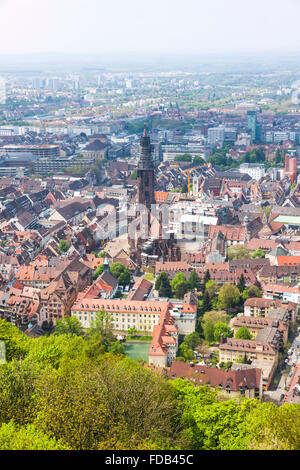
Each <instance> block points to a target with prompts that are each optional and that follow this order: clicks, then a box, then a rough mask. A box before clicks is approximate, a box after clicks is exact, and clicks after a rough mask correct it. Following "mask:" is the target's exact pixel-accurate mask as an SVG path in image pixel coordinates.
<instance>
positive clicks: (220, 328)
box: [214, 322, 232, 343]
mask: <svg viewBox="0 0 300 470" xmlns="http://www.w3.org/2000/svg"><path fill="white" fill-rule="evenodd" d="M221 334H223V337H224V338H231V336H232V331H231V329H230V328H229V326H228V325H226V323H222V322H218V323H216V324H215V326H214V339H215V341H216V343H219V342H220V336H221Z"/></svg>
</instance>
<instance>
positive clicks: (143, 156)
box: [137, 126, 155, 211]
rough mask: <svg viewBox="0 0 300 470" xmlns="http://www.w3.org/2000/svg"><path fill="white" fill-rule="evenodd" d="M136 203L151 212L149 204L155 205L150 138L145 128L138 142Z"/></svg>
mask: <svg viewBox="0 0 300 470" xmlns="http://www.w3.org/2000/svg"><path fill="white" fill-rule="evenodd" d="M137 183H138V194H137V196H138V199H137V201H138V203H139V204H143V205H145V206H146V207H147V209H148V210H149V211H150V210H151V204H155V197H154V166H153V161H152V157H151V144H150V137H149V136H148V135H147V132H146V126H145V127H144V133H143V135H142V138H141V141H140V159H139V163H138V170H137Z"/></svg>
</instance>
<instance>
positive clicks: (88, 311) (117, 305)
mask: <svg viewBox="0 0 300 470" xmlns="http://www.w3.org/2000/svg"><path fill="white" fill-rule="evenodd" d="M99 310H104V311H105V312H107V313H110V314H111V316H112V321H113V327H114V329H115V330H128V329H129V328H132V327H135V328H136V329H137V330H139V331H147V332H152V331H153V327H154V325H158V323H159V319H160V316H161V314H162V313H163V314H166V313H167V312H171V311H172V310H174V311H173V313H174V315H175V314H176V315H177V321H178V327H179V330H180V331H181V332H182V331H190V332H192V331H194V329H195V322H196V310H197V306H195V305H190V304H182V305H180V308H178V306H175V305H173V304H172V303H170V302H160V301H159V302H158V301H150V300H146V301H137V300H127V299H126V300H124V299H99V298H93V299H92V298H86V297H85V292H80V293H79V295H78V297H77V299H76V303H75V304H74V305H73V308H72V316H75V317H76V318H78V320H79V321H80V322H81V324H82V326H83V327H84V328H90V327H91V324H92V322H93V320H94V318H95V315H96V313H97V312H98V311H99ZM179 311H180V314H178V312H179ZM183 325H185V327H184V326H183Z"/></svg>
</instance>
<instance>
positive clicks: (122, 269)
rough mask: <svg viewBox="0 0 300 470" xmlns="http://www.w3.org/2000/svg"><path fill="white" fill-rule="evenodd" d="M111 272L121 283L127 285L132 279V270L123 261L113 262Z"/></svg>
mask: <svg viewBox="0 0 300 470" xmlns="http://www.w3.org/2000/svg"><path fill="white" fill-rule="evenodd" d="M110 272H111V273H112V275H113V276H114V277H115V278H116V279H117V280H118V283H119V285H121V286H125V285H126V284H129V283H130V281H131V272H130V270H129V269H128V268H127V267H126V266H124V264H122V263H112V264H111V266H110Z"/></svg>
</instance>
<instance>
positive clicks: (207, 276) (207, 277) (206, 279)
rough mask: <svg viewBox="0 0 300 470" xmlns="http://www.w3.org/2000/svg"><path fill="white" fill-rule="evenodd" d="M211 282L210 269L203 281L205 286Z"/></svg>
mask: <svg viewBox="0 0 300 470" xmlns="http://www.w3.org/2000/svg"><path fill="white" fill-rule="evenodd" d="M208 281H210V272H209V269H207V270H206V271H205V275H204V279H203V284H204V286H206V283H207V282H208Z"/></svg>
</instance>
